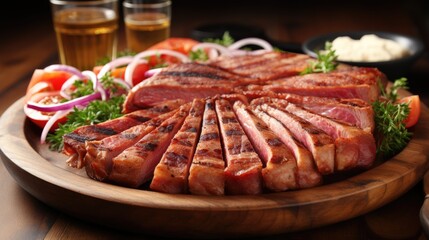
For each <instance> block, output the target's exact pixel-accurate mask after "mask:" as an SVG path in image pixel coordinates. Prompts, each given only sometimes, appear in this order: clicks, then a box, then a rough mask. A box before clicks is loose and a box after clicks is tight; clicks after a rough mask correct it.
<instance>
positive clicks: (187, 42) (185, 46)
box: [149, 38, 199, 55]
mask: <svg viewBox="0 0 429 240" xmlns="http://www.w3.org/2000/svg"><path fill="white" fill-rule="evenodd" d="M198 43H199V42H198V41H195V40H194V39H191V38H168V39H166V40H164V41H162V42H159V43H157V44H155V45H153V46H152V47H150V48H149V50H152V49H168V50H174V51H177V52H181V53H183V54H185V55H188V54H189V52H190V51H191V49H192V47H193V46H195V45H196V44H198Z"/></svg>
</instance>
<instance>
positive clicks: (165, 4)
mask: <svg viewBox="0 0 429 240" xmlns="http://www.w3.org/2000/svg"><path fill="white" fill-rule="evenodd" d="M123 10H124V22H125V32H126V38H127V48H128V49H129V50H131V51H134V52H141V51H143V50H146V49H147V48H149V47H150V46H152V45H154V44H155V43H158V42H161V41H163V40H165V39H167V38H168V37H170V19H171V1H168V0H125V1H124V2H123Z"/></svg>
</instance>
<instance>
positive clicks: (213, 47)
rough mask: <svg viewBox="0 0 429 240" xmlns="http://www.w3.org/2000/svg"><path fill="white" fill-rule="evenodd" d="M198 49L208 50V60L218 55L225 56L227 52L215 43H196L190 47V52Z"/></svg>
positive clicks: (226, 49)
mask: <svg viewBox="0 0 429 240" xmlns="http://www.w3.org/2000/svg"><path fill="white" fill-rule="evenodd" d="M198 49H209V58H210V59H214V58H216V57H218V56H219V55H223V54H227V53H228V52H229V50H228V48H226V47H224V46H222V45H220V44H217V43H206V42H204V43H198V44H196V45H195V46H193V47H192V51H196V50H198Z"/></svg>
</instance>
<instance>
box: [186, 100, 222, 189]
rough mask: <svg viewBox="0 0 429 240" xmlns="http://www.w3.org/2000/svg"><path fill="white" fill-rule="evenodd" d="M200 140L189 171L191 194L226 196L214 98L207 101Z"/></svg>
mask: <svg viewBox="0 0 429 240" xmlns="http://www.w3.org/2000/svg"><path fill="white" fill-rule="evenodd" d="M202 125H203V126H202V130H201V135H200V139H199V141H198V145H197V149H196V150H195V154H194V158H193V160H192V164H191V168H190V170H189V178H188V186H189V192H191V193H192V194H197V195H224V194H225V175H224V169H225V161H224V159H223V156H222V146H221V142H220V136H219V127H218V121H217V117H216V111H215V102H214V100H213V99H212V98H210V99H207V100H206V106H205V110H204V118H203V124H202Z"/></svg>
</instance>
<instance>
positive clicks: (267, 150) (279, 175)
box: [234, 101, 298, 192]
mask: <svg viewBox="0 0 429 240" xmlns="http://www.w3.org/2000/svg"><path fill="white" fill-rule="evenodd" d="M234 111H235V114H236V115H237V118H238V120H239V122H240V124H241V126H242V127H243V129H244V132H246V134H247V136H249V139H250V141H251V143H252V145H253V147H254V148H255V150H256V152H257V153H258V155H259V157H260V158H261V159H262V160H263V162H264V163H265V167H264V168H263V169H262V177H263V179H264V184H265V187H267V188H268V189H269V190H271V191H275V192H280V191H286V190H288V189H296V188H298V185H297V177H296V175H297V167H296V159H295V157H294V156H293V154H292V152H291V151H290V149H289V148H288V147H286V145H285V144H284V143H283V142H282V141H281V140H280V139H279V138H278V137H277V136H276V134H274V132H273V131H271V130H270V128H269V127H268V126H267V125H266V124H265V123H264V122H263V121H262V120H261V119H259V118H258V117H256V116H255V115H254V113H253V112H252V111H250V110H249V109H247V108H246V106H245V105H244V104H243V103H242V102H240V101H237V102H235V103H234Z"/></svg>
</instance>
